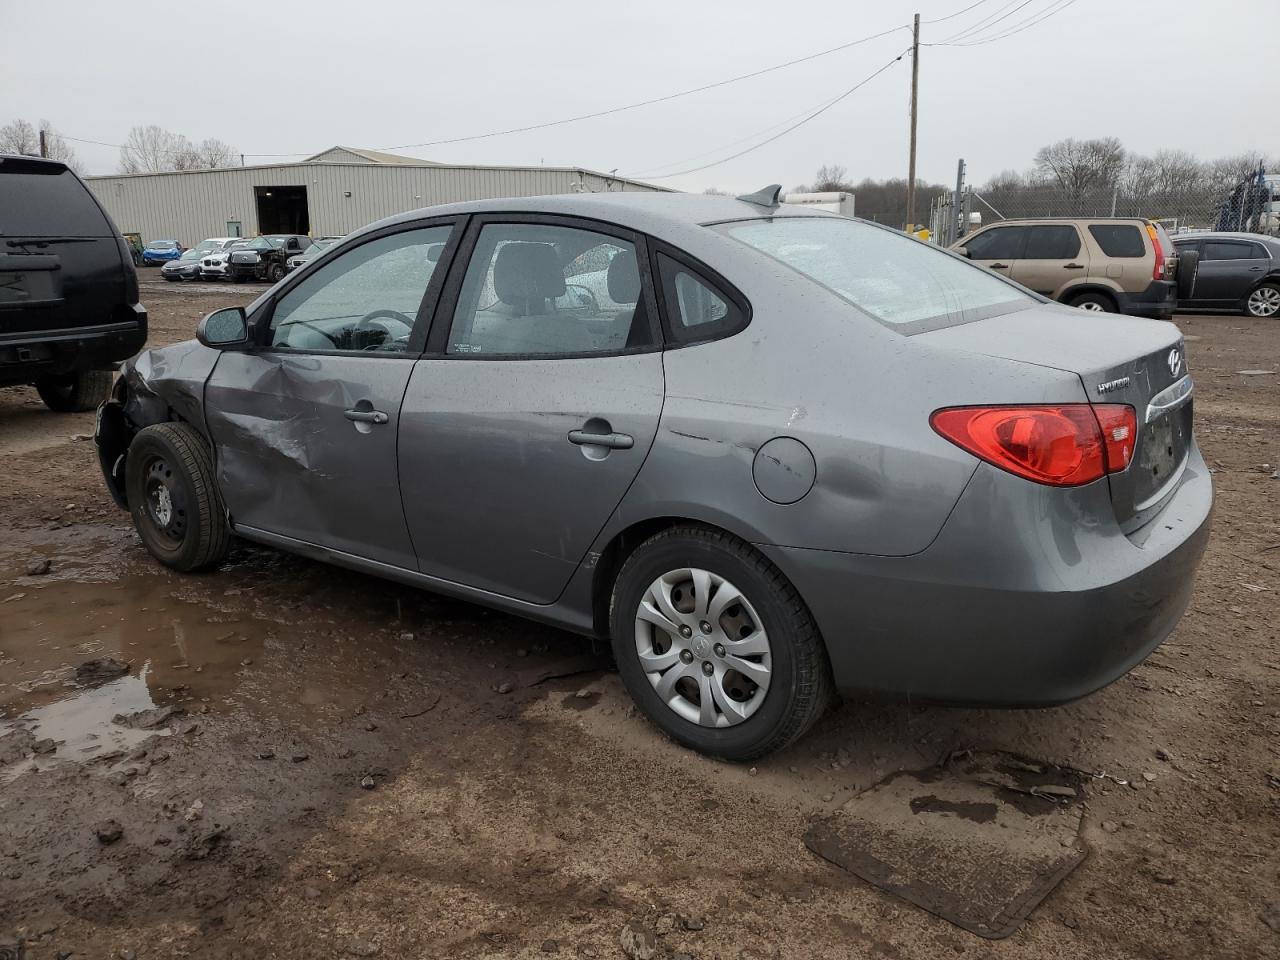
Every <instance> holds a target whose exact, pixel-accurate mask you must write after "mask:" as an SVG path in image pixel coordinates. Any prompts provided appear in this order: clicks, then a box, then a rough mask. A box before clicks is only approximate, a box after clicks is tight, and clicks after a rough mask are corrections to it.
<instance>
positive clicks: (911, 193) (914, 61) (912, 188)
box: [907, 13, 920, 231]
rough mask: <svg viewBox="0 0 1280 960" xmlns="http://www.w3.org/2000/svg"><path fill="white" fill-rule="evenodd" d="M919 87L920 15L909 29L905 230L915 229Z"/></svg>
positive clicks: (917, 15)
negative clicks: (908, 133)
mask: <svg viewBox="0 0 1280 960" xmlns="http://www.w3.org/2000/svg"><path fill="white" fill-rule="evenodd" d="M919 86H920V14H918V13H917V14H916V19H915V23H914V25H913V26H912V29H911V159H910V160H909V161H908V163H907V229H908V230H911V231H914V230H915V228H916V100H917V94H918V92H919Z"/></svg>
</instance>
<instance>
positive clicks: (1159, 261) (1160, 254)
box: [1147, 223, 1164, 280]
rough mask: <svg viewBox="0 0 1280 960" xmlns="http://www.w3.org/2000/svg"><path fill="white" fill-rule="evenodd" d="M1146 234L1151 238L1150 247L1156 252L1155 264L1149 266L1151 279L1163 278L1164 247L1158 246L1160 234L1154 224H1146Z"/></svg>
mask: <svg viewBox="0 0 1280 960" xmlns="http://www.w3.org/2000/svg"><path fill="white" fill-rule="evenodd" d="M1147 236H1148V237H1150V238H1151V249H1152V250H1154V251H1155V252H1156V265H1155V266H1154V267H1152V268H1151V279H1152V280H1163V279H1164V247H1162V246H1160V234H1159V233H1158V232H1157V231H1156V228H1155V225H1154V224H1151V223H1148V224H1147Z"/></svg>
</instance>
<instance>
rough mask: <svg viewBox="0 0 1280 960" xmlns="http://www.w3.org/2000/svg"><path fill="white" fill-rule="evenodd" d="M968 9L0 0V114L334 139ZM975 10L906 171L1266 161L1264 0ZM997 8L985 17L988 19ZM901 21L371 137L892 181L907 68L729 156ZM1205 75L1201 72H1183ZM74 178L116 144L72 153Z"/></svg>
mask: <svg viewBox="0 0 1280 960" xmlns="http://www.w3.org/2000/svg"><path fill="white" fill-rule="evenodd" d="M972 2H973V0H918V2H911V3H897V2H893V0H888V2H876V3H852V2H850V0H789V2H786V3H779V2H757V0H740V2H730V0H702V2H698V0H674V2H673V0H649V2H646V3H640V4H637V3H584V2H582V0H571V2H561V0H536V2H533V0H467V2H463V3H458V2H448V3H444V2H433V0H419V2H413V0H399V2H396V0H346V2H339V0H295V2H274V0H264V2H246V3H217V2H199V0H191V2H171V3H166V4H154V5H147V4H142V3H130V4H128V5H126V4H124V3H118V2H117V3H110V2H103V0H84V2H58V3H53V2H46V3H30V2H22V0H0V37H3V48H4V54H3V56H0V124H4V123H7V122H9V121H10V120H12V119H15V118H18V117H23V118H26V119H29V120H32V121H36V120H39V119H41V118H47V119H48V120H49V121H51V122H52V123H53V124H54V126H55V127H57V128H58V129H59V130H60V131H61V132H63V133H64V134H66V135H68V136H71V137H78V138H82V139H86V140H100V141H104V142H107V143H116V144H118V143H120V142H122V141H123V140H124V138H125V136H126V134H127V133H128V131H129V128H130V127H132V126H134V125H135V124H149V123H155V124H159V125H160V126H163V127H166V128H169V129H171V130H173V131H175V132H179V133H183V134H185V135H186V136H188V137H189V138H190V139H192V140H201V139H203V138H205V137H217V138H219V139H222V140H225V141H227V142H229V143H231V144H233V145H234V146H236V147H237V148H238V149H239V150H241V151H244V152H245V153H246V154H248V155H249V156H248V157H247V158H246V162H248V163H268V162H277V160H279V159H300V158H301V157H297V158H269V157H265V156H255V155H257V154H285V153H298V154H306V153H313V152H318V151H320V150H322V149H324V148H326V147H329V146H332V145H334V144H344V145H348V146H355V147H366V148H389V147H400V146H401V145H404V144H416V143H422V142H425V141H433V140H443V139H449V138H454V137H465V136H469V135H472V134H479V133H485V132H488V131H492V130H500V129H506V128H510V127H515V126H521V125H526V124H533V123H539V122H544V121H549V120H556V119H559V118H562V117H568V116H575V115H579V114H583V113H590V112H593V111H597V110H604V109H608V108H612V107H616V106H621V105H624V104H628V103H633V102H636V101H640V100H646V99H650V98H654V97H659V96H664V95H666V94H670V93H674V92H678V91H680V90H684V89H688V88H691V87H696V86H700V85H703V84H707V83H712V82H715V81H718V80H721V79H724V78H727V77H731V76H735V75H738V74H742V73H747V72H750V71H753V70H757V69H760V68H763V67H768V66H772V65H774V64H777V63H781V62H783V61H787V60H791V59H794V58H797V57H801V56H805V55H807V54H810V53H815V52H817V51H820V50H824V49H828V48H830V47H834V46H837V45H839V44H842V43H847V42H849V41H851V40H855V39H858V38H860V37H864V36H868V35H870V34H874V33H877V32H879V31H882V30H888V29H890V28H893V27H895V26H897V25H899V24H908V23H910V20H911V14H912V13H913V12H916V11H918V12H920V14H921V15H922V19H924V20H930V19H934V18H939V17H944V16H947V15H949V14H953V13H955V12H956V11H959V10H961V9H963V8H964V7H966V6H969V4H970V3H972ZM1021 2H1022V0H1017V2H1016V3H1010V2H1009V0H985V2H982V3H980V4H978V5H977V6H976V7H974V9H972V10H970V11H968V12H967V13H964V14H961V15H960V16H955V17H953V18H952V19H948V20H946V21H945V22H942V23H936V24H930V25H926V26H925V27H924V28H923V30H922V42H924V43H930V42H937V41H940V40H944V39H945V38H947V37H949V36H951V35H953V34H956V33H957V32H959V31H962V30H965V29H968V28H969V27H970V26H972V25H974V24H977V23H979V22H980V21H981V20H982V19H983V18H986V17H994V16H995V15H997V14H1000V15H1002V16H1003V13H1002V11H1004V12H1005V13H1008V16H1007V17H1005V18H1004V19H1003V20H1001V21H1000V22H999V23H993V24H992V25H990V26H989V27H986V28H983V29H981V30H979V31H977V32H975V33H973V34H971V35H970V39H973V38H982V37H988V36H994V35H998V34H1000V33H1001V32H1003V31H1005V30H1006V29H1010V28H1014V27H1017V26H1018V25H1019V24H1022V23H1024V22H1026V21H1027V20H1028V18H1029V17H1032V16H1034V15H1036V14H1037V13H1039V12H1040V11H1045V12H1047V11H1048V10H1049V9H1050V8H1052V7H1054V6H1055V5H1056V6H1062V4H1063V3H1067V4H1068V5H1067V6H1064V7H1062V9H1061V12H1060V13H1058V14H1056V15H1054V16H1052V17H1050V18H1049V19H1047V20H1046V21H1045V22H1044V23H1042V24H1039V25H1035V26H1030V27H1029V28H1028V29H1026V30H1024V31H1022V32H1020V33H1018V34H1017V35H1015V36H1010V37H1008V38H1007V39H1003V40H998V41H994V42H991V43H985V44H982V45H976V46H938V47H927V48H925V49H923V50H922V51H921V58H920V145H919V175H920V176H921V177H923V178H926V179H930V180H936V181H942V182H949V181H953V180H954V177H955V163H956V158H957V157H961V156H963V157H965V158H966V159H967V160H968V162H969V169H970V174H971V179H972V180H973V181H974V182H981V181H983V180H985V179H986V178H987V177H989V176H990V175H992V174H994V173H997V172H999V171H1000V170H1003V169H1008V168H1015V169H1025V168H1027V167H1028V166H1030V164H1031V160H1032V156H1033V154H1034V153H1035V151H1036V149H1037V148H1038V147H1040V146H1041V145H1043V144H1045V143H1048V142H1050V141H1053V140H1057V139H1060V138H1062V137H1067V136H1074V137H1091V136H1107V135H1110V136H1117V137H1119V138H1120V139H1121V140H1122V141H1123V142H1124V144H1125V146H1126V147H1127V148H1129V149H1130V150H1133V151H1137V152H1153V151H1155V150H1158V149H1161V148H1166V147H1176V148H1181V149H1185V150H1189V151H1192V152H1193V153H1196V154H1198V155H1200V156H1202V157H1206V158H1208V157H1213V156H1219V155H1223V154H1229V153H1235V152H1239V151H1243V150H1246V149H1261V150H1264V151H1266V152H1268V153H1270V154H1272V155H1276V154H1280V132H1278V131H1280V127H1277V125H1276V123H1275V116H1274V115H1275V95H1276V93H1277V91H1278V90H1280V58H1277V57H1276V56H1275V55H1274V52H1273V51H1271V49H1270V48H1269V47H1267V44H1274V41H1275V30H1276V23H1277V21H1276V13H1277V8H1276V0H1213V2H1212V3H1210V4H1206V3H1204V2H1203V0H1162V2H1159V3H1156V2H1147V0H1142V2H1131V0H1075V2H1070V3H1068V0H1029V2H1027V3H1026V4H1025V5H1024V7H1023V9H1017V6H1018V3H1021ZM1004 8H1009V9H1008V10H1007V11H1006V10H1004ZM910 40H911V37H910V31H909V29H901V30H897V31H895V32H893V33H892V34H890V35H888V36H885V37H882V38H880V39H877V40H872V41H870V42H868V43H865V44H862V45H859V46H855V47H852V48H850V49H846V50H842V51H840V52H837V53H832V54H830V55H828V56H824V57H819V58H817V59H814V60H811V61H809V62H807V63H803V64H800V65H797V66H793V67H789V68H787V69H785V70H779V71H775V72H772V73H768V74H766V75H763V76H760V77H756V78H754V79H749V80H744V81H741V82H739V83H733V84H730V85H727V86H723V87H719V88H717V89H714V90H709V91H706V92H703V93H698V94H694V95H691V96H687V97H681V98H679V99H676V100H672V101H668V102H665V103H660V104H655V105H652V106H647V107H641V108H638V109H635V110H629V111H625V112H622V113H619V114H615V115H613V116H608V117H603V118H599V119H592V120H585V121H582V122H578V123H572V124H568V125H564V126H559V127H552V128H550V129H544V130H537V131H531V132H526V133H520V134H512V135H508V136H501V137H493V138H489V139H482V140H474V141H471V142H464V143H456V144H450V145H439V146H429V147H428V146H424V147H403V148H402V149H399V150H397V151H396V152H400V153H406V154H410V155H414V156H419V157H423V158H425V159H430V160H437V161H441V162H445V163H482V164H521V165H528V164H539V163H545V164H548V165H573V166H585V167H589V168H592V169H596V170H601V171H606V172H607V171H610V170H615V169H616V170H617V171H618V173H619V174H624V175H630V176H638V177H640V178H642V179H654V180H655V182H659V183H662V184H665V185H668V186H673V187H676V188H680V189H686V190H701V189H703V188H705V187H711V186H715V187H720V188H722V189H729V190H734V191H740V190H748V189H756V188H758V187H760V186H762V185H764V184H766V183H770V182H774V181H778V182H781V183H782V184H783V185H784V186H787V187H791V186H794V185H796V184H798V183H801V182H805V181H807V180H810V179H811V178H812V177H813V174H814V171H815V169H816V168H817V167H818V166H819V165H820V164H839V165H841V166H844V167H846V168H848V170H849V173H850V175H851V176H852V177H853V178H854V179H855V180H856V179H860V178H862V177H864V176H871V177H887V176H905V175H906V170H907V134H908V101H909V91H910V83H911V64H910V59H909V58H907V57H904V58H903V59H902V60H901V61H899V62H897V63H894V64H893V65H892V66H891V67H890V68H889V69H887V70H886V71H885V72H884V73H882V74H880V75H879V76H877V77H875V79H873V80H871V81H870V82H868V83H867V84H866V85H865V86H863V87H862V88H861V89H859V90H857V91H856V92H854V93H852V94H850V95H849V96H848V97H847V98H845V99H844V100H842V101H841V102H839V103H837V104H836V105H835V106H833V107H831V108H830V109H829V110H828V111H827V112H825V113H823V114H822V115H821V116H818V117H817V118H815V119H813V120H812V121H811V122H809V123H808V124H806V125H804V126H802V127H800V128H799V129H797V130H795V131H794V132H791V133H789V134H787V135H786V136H783V137H781V138H780V139H778V140H776V141H775V142H773V143H770V144H768V145H765V146H762V147H761V148H760V149H758V150H755V151H753V152H751V153H748V154H746V155H745V156H742V157H739V158H737V159H732V160H729V161H727V162H725V163H722V164H720V165H718V166H714V167H711V168H710V169H707V170H701V171H698V172H695V173H688V174H684V175H681V176H675V177H670V178H667V179H657V178H656V175H657V174H660V173H664V172H670V171H681V170H685V169H687V168H690V167H696V166H701V165H702V164H704V163H709V162H712V161H715V160H718V159H721V158H723V157H727V156H729V155H731V154H733V153H736V152H738V151H739V150H742V149H744V148H745V147H748V146H751V145H752V144H754V143H756V142H759V141H761V140H763V139H765V138H766V137H767V136H769V135H771V134H773V133H776V132H778V130H780V129H782V128H784V127H785V126H786V125H787V124H786V121H788V120H794V119H798V118H799V115H803V113H804V112H805V111H807V110H809V109H810V108H815V107H817V106H820V105H822V104H823V103H825V102H827V101H829V100H831V99H832V98H834V97H836V96H837V95H839V94H840V93H842V92H843V91H845V90H847V89H848V88H850V87H852V86H853V85H854V84H856V83H857V82H858V81H859V80H861V79H863V78H865V77H867V76H868V75H870V74H872V73H873V72H874V71H876V70H877V69H879V68H881V67H883V66H885V64H887V63H889V62H890V61H892V60H893V58H894V57H895V56H897V55H898V54H900V53H902V52H903V51H904V50H905V49H906V48H907V47H908V46H909V44H910ZM1215 74H1219V75H1222V76H1229V77H1232V78H1234V79H1233V81H1232V82H1230V83H1227V84H1215V83H1210V82H1208V79H1207V78H1209V77H1211V76H1213V75H1215ZM73 146H74V147H75V149H76V151H77V153H78V155H79V157H80V159H81V160H82V161H83V162H84V164H85V166H86V167H87V168H88V171H89V172H90V173H110V172H114V171H115V170H116V168H117V164H118V154H119V151H118V150H116V149H114V148H112V147H103V146H95V145H92V144H87V143H75V144H73Z"/></svg>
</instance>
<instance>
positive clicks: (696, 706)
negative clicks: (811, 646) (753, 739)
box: [636, 568, 772, 727]
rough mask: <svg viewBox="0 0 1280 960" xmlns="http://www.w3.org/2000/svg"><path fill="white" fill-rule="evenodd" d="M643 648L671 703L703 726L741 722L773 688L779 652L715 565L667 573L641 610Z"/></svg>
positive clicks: (649, 672)
mask: <svg viewBox="0 0 1280 960" xmlns="http://www.w3.org/2000/svg"><path fill="white" fill-rule="evenodd" d="M636 653H637V654H638V655H639V657H640V665H641V667H642V668H643V669H644V672H645V675H646V676H647V677H648V678H649V682H650V683H652V684H653V689H654V690H655V691H657V693H658V696H659V697H661V698H662V700H663V702H664V703H666V705H667V706H668V707H670V708H671V709H672V710H674V711H675V712H676V713H677V714H679V715H680V716H681V717H683V718H684V719H686V720H688V721H690V722H692V723H696V724H698V725H699V726H703V727H731V726H733V725H734V724H738V723H742V721H744V720H746V719H747V718H748V717H750V716H751V715H752V714H754V713H755V712H756V711H757V710H759V709H760V705H761V704H762V703H764V698H765V694H767V693H768V692H769V680H770V677H771V675H772V674H771V670H772V656H771V653H770V649H769V638H768V636H767V635H766V634H765V631H764V625H763V623H762V621H761V620H760V616H759V614H757V613H756V611H755V608H754V607H752V606H751V603H750V602H749V601H748V600H747V598H746V597H745V596H743V595H742V592H741V591H740V590H739V589H738V588H737V587H735V586H734V585H733V584H732V583H730V582H729V581H728V580H726V579H725V578H724V577H721V576H717V575H716V574H714V573H711V572H710V571H708V570H698V569H696V568H686V569H682V570H672V571H671V572H669V573H664V574H663V575H662V576H660V577H659V578H658V579H657V580H655V581H653V583H651V584H649V589H648V590H646V591H645V592H644V596H643V597H642V598H641V600H640V608H639V609H638V610H637V611H636Z"/></svg>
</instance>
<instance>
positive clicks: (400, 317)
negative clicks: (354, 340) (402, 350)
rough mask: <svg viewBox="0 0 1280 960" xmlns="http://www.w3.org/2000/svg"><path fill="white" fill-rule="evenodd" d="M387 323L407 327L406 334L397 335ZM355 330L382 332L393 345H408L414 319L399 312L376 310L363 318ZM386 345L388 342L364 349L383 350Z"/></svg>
mask: <svg viewBox="0 0 1280 960" xmlns="http://www.w3.org/2000/svg"><path fill="white" fill-rule="evenodd" d="M379 321H381V322H379ZM387 321H394V322H396V323H399V324H403V325H404V327H405V331H404V333H401V334H397V333H396V331H395V329H394V328H393V327H392V325H391V323H388V322H387ZM355 329H356V330H381V331H382V332H383V333H385V334H386V335H387V337H388V338H389V339H390V340H391V342H392V343H406V342H408V340H409V334H410V333H411V332H412V331H413V318H412V317H408V316H405V315H404V314H403V313H401V312H400V311H399V310H374V311H372V312H370V313H366V314H365V315H364V316H363V317H361V318H360V320H359V321H358V322H357V323H356V325H355ZM385 343H386V340H384V341H383V342H382V343H377V344H371V345H369V346H367V347H365V348H364V349H365V350H381V349H383V344H385Z"/></svg>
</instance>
